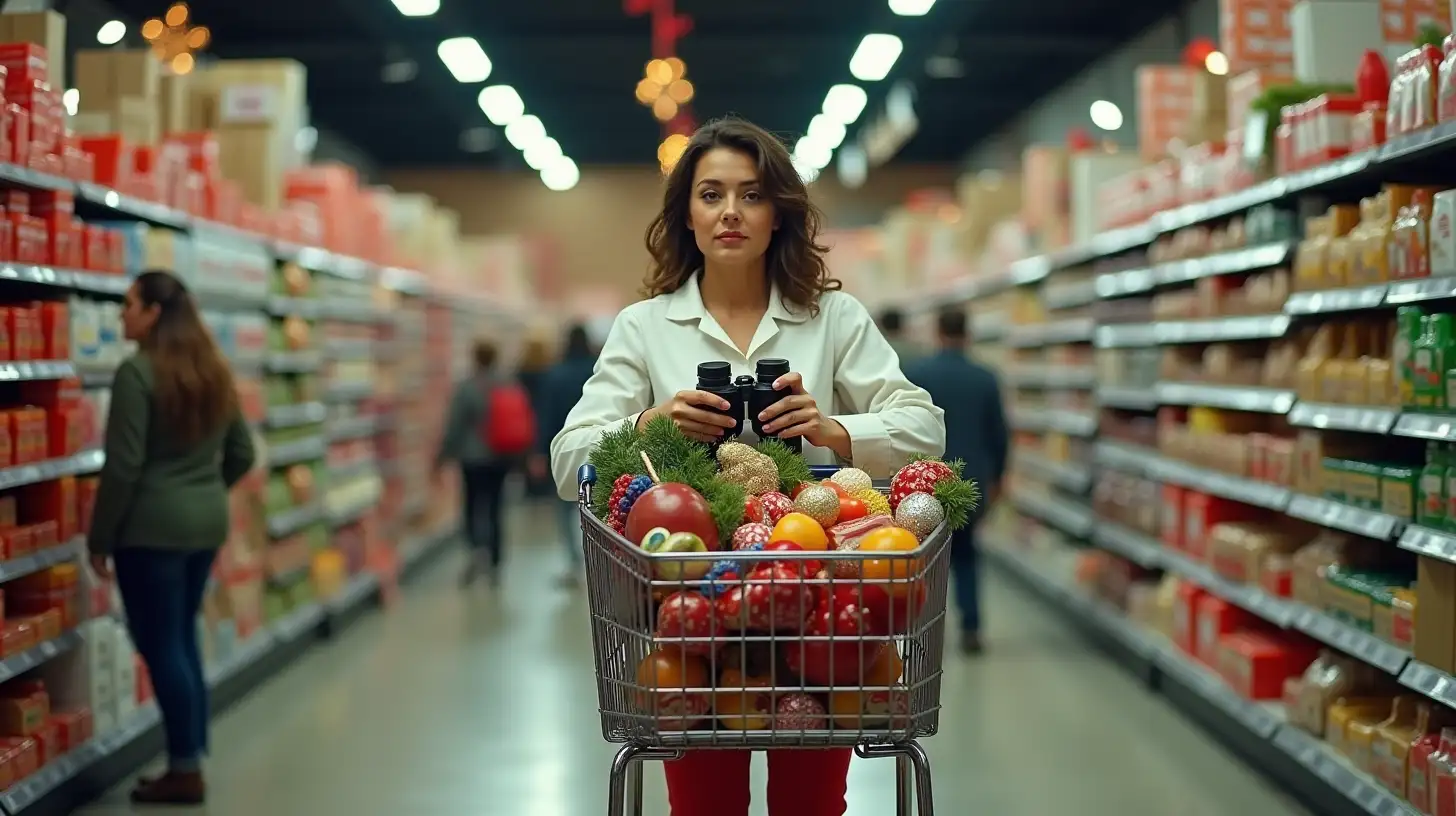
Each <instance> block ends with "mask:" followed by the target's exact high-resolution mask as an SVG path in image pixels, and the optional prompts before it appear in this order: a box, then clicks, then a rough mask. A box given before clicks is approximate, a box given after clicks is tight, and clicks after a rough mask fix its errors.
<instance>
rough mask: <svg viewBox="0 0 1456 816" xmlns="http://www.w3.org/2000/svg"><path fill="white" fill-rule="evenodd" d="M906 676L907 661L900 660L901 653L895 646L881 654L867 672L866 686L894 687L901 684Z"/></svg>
mask: <svg viewBox="0 0 1456 816" xmlns="http://www.w3.org/2000/svg"><path fill="white" fill-rule="evenodd" d="M904 674H905V661H903V660H901V659H900V653H899V652H897V651H896V650H895V649H894V648H893V646H892V647H891V648H889V649H885V650H883V651H881V652H880V654H879V656H878V657H876V658H875V662H874V663H872V664H870V667H869V668H868V669H866V670H865V678H864V684H865V685H866V686H870V687H872V688H873V687H875V686H893V685H894V684H896V683H898V682H900V678H901V677H902V676H903V675H904Z"/></svg>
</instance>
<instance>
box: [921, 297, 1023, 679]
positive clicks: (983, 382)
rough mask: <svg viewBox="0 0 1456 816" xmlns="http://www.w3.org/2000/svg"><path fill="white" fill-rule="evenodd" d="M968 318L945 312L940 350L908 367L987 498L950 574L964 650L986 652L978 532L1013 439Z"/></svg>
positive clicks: (954, 540) (959, 541)
mask: <svg viewBox="0 0 1456 816" xmlns="http://www.w3.org/2000/svg"><path fill="white" fill-rule="evenodd" d="M969 340H970V338H969V333H968V331H967V327H966V315H965V313H964V312H963V311H960V310H946V311H944V312H942V313H941V314H940V316H939V317H938V318H937V320H936V341H937V345H938V347H939V348H938V349H937V350H936V352H935V353H934V354H931V355H929V356H926V357H922V358H920V359H918V360H914V361H911V362H909V363H904V364H903V366H904V371H905V375H906V376H907V377H909V378H910V381H911V382H913V383H915V384H916V385H918V386H920V387H921V388H924V389H925V390H926V391H928V392H930V397H931V399H933V400H935V404H936V405H938V406H940V408H941V410H943V411H945V458H946V459H960V460H961V461H963V462H965V471H964V476H965V477H966V478H967V479H971V480H974V481H975V482H976V483H977V484H979V485H980V486H981V492H982V494H983V499H982V502H981V509H980V511H979V512H978V513H977V514H976V518H975V519H974V520H973V521H972V522H971V523H970V524H968V525H967V526H965V527H963V528H961V529H960V530H957V531H956V532H955V533H954V534H953V535H952V536H951V574H952V577H953V578H954V579H955V593H956V605H957V606H959V607H960V611H961V649H962V651H964V652H965V653H966V654H978V653H979V652H980V651H981V605H980V587H979V581H980V569H979V567H980V564H979V561H980V556H979V554H978V553H977V551H976V540H975V528H976V526H977V525H978V524H979V523H980V519H981V518H984V517H985V511H986V508H987V507H989V506H990V504H991V503H992V502H994V501H995V500H996V499H997V497H998V496H999V495H1000V492H1001V478H1002V476H1003V475H1004V474H1005V472H1006V456H1007V450H1008V448H1009V447H1010V437H1009V435H1008V432H1007V429H1006V415H1005V411H1004V410H1003V409H1002V405H1001V386H1000V385H999V384H998V383H997V382H996V375H995V374H992V373H991V370H990V369H988V368H986V367H985V366H983V365H980V364H979V363H975V362H973V361H972V360H971V359H970V358H969V356H968V354H967V348H966V347H967V344H968V343H969Z"/></svg>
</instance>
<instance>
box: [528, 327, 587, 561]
mask: <svg viewBox="0 0 1456 816" xmlns="http://www.w3.org/2000/svg"><path fill="white" fill-rule="evenodd" d="M596 362H597V356H596V352H595V351H594V350H593V349H592V344H591V340H590V339H589V338H588V336H587V330H586V327H585V326H583V325H580V324H578V325H575V326H572V327H571V329H570V330H569V331H568V332H567V333H566V347H565V350H564V351H563V352H562V356H561V360H560V362H558V363H556V365H554V366H552V367H551V368H549V369H547V370H546V372H545V373H544V374H543V375H542V377H541V412H540V417H541V428H540V434H539V440H540V441H539V443H538V444H537V454H536V456H534V457H533V458H532V463H531V464H532V466H531V475H532V476H534V477H537V478H542V479H546V480H547V481H548V482H549V481H550V472H551V471H550V461H551V459H550V457H551V440H552V438H554V437H555V436H556V435H557V434H558V433H561V429H562V428H565V427H566V417H567V416H568V415H569V414H570V413H571V409H572V408H575V407H576V403H577V401H578V400H580V399H581V392H582V389H584V388H586V381H587V380H589V379H591V375H592V368H593V367H595V366H596ZM553 492H554V488H553ZM578 513H579V511H578V510H577V503H576V500H575V499H573V500H571V501H558V503H557V518H558V520H559V522H560V526H561V541H562V544H564V545H565V547H566V557H567V562H566V563H567V567H566V573H565V574H564V575H562V577H561V583H562V585H563V586H567V587H572V586H576V584H577V581H578V580H579V578H580V575H581V517H580V516H579V515H578Z"/></svg>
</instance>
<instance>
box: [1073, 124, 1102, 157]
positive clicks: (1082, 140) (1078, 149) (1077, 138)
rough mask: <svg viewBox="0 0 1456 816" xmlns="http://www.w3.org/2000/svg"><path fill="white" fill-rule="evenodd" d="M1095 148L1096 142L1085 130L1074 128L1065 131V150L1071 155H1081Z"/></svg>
mask: <svg viewBox="0 0 1456 816" xmlns="http://www.w3.org/2000/svg"><path fill="white" fill-rule="evenodd" d="M1096 146H1097V141H1096V140H1095V139H1093V138H1092V134H1090V133H1088V132H1087V129H1086V128H1081V127H1074V128H1068V129H1067V150H1069V151H1071V152H1073V153H1082V152H1085V151H1088V150H1091V149H1092V148H1094V147H1096Z"/></svg>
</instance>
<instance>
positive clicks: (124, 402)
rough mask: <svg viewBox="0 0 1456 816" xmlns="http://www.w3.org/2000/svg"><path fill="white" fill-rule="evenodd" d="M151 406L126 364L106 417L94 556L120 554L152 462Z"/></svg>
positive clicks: (91, 541) (91, 537)
mask: <svg viewBox="0 0 1456 816" xmlns="http://www.w3.org/2000/svg"><path fill="white" fill-rule="evenodd" d="M151 418H152V401H151V395H150V393H149V390H148V388H147V385H146V383H145V382H144V381H143V380H142V373H141V371H139V370H138V369H137V367H136V364H135V363H133V362H131V361H127V362H125V363H122V364H121V366H120V367H119V368H117V369H116V377H115V379H114V380H113V381H112V384H111V408H110V413H109V414H108V415H107V417H106V463H105V464H104V465H103V466H102V468H101V478H100V483H99V484H98V485H97V487H96V506H95V508H94V509H93V510H92V511H91V531H90V533H89V534H88V536H87V539H86V546H87V548H88V549H89V550H90V551H91V552H92V554H94V555H109V554H110V553H111V552H112V551H113V550H115V549H116V545H117V539H118V538H119V537H120V535H121V526H122V524H123V523H124V522H125V521H126V517H127V514H128V513H129V512H131V504H132V499H133V498H134V497H135V494H136V485H137V482H138V481H139V480H140V479H141V476H142V468H143V466H144V465H145V464H146V457H147V427H148V426H149V425H150V424H151Z"/></svg>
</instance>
